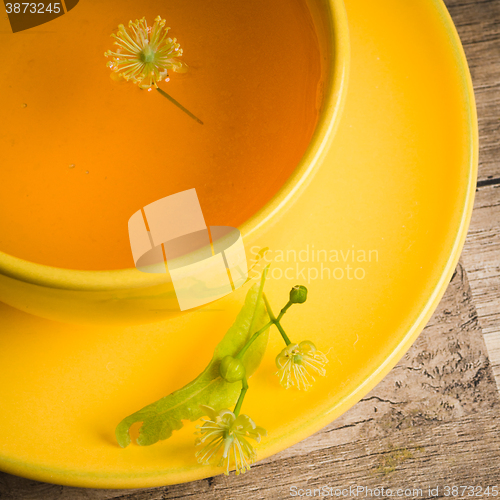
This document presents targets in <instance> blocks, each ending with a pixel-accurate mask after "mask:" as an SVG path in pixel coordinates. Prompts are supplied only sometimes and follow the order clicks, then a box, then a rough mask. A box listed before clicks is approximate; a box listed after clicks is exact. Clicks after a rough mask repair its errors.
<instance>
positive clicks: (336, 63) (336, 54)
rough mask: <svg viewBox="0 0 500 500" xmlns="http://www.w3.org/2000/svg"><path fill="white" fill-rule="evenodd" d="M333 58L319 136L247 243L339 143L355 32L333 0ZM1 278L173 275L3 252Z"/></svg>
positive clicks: (256, 219)
mask: <svg viewBox="0 0 500 500" xmlns="http://www.w3.org/2000/svg"><path fill="white" fill-rule="evenodd" d="M324 5H325V7H326V9H327V14H328V15H327V16H325V18H324V20H325V21H327V22H328V30H327V31H328V32H327V33H326V36H327V40H326V43H327V47H326V49H327V53H326V55H327V57H328V58H329V61H330V62H331V64H330V65H329V68H328V72H327V76H326V79H325V85H324V101H323V104H322V110H321V112H320V116H319V118H318V123H317V125H316V129H315V131H314V134H313V137H312V138H311V141H310V142H309V145H308V147H307V150H306V152H305V153H304V155H303V156H302V158H301V160H300V162H299V164H298V165H297V167H296V168H295V170H294V171H293V172H292V174H291V175H290V176H289V177H288V178H287V180H286V182H285V183H284V184H283V186H281V188H280V189H279V190H278V192H277V193H276V194H275V195H274V196H273V198H272V199H271V200H270V201H269V202H268V203H266V204H265V205H264V206H263V207H262V208H261V209H260V210H258V211H257V212H256V213H255V214H253V215H252V216H251V217H250V218H249V219H248V220H246V221H245V222H244V223H243V224H242V225H241V226H240V227H239V230H240V231H241V234H242V236H243V238H244V239H248V238H249V237H252V238H256V237H258V236H259V235H260V234H262V232H263V231H264V230H265V228H268V226H269V224H270V223H271V222H276V221H277V220H278V219H279V218H280V217H279V216H280V214H282V213H283V212H284V210H286V209H288V208H289V207H290V206H291V205H292V204H293V198H294V197H296V196H297V195H298V194H299V193H300V192H302V191H303V190H304V189H305V188H306V187H307V185H308V183H309V182H310V181H311V179H312V177H313V175H314V173H315V172H316V171H317V170H318V168H319V165H320V163H321V159H322V158H323V156H324V154H325V152H326V150H327V149H328V147H329V145H330V144H331V142H332V140H333V136H334V134H335V131H336V129H337V125H338V122H339V117H340V115H341V113H342V109H343V106H344V102H345V97H346V90H347V80H348V74H349V62H350V44H349V28H348V22H347V13H346V10H345V6H344V3H343V0H328V2H326V3H325V4H324ZM0 275H4V276H7V277H9V278H13V279H16V280H19V281H23V282H26V283H31V284H35V285H39V286H45V287H49V288H59V289H67V290H86V291H90V290H97V291H98V290H119V289H132V288H142V287H149V286H155V285H160V284H164V283H165V282H167V281H169V278H168V275H167V274H148V273H142V272H140V271H137V269H136V268H128V269H116V270H110V271H106V270H101V271H91V270H76V269H66V268H60V267H55V266H48V265H45V264H38V263H35V262H31V261H28V260H24V259H21V258H18V257H14V256H13V255H10V254H7V253H5V252H2V251H0Z"/></svg>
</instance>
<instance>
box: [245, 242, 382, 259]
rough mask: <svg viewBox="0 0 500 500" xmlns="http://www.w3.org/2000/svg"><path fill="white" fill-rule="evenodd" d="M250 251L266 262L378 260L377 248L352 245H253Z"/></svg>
mask: <svg viewBox="0 0 500 500" xmlns="http://www.w3.org/2000/svg"><path fill="white" fill-rule="evenodd" d="M250 253H251V254H252V255H253V256H254V257H255V258H256V259H257V258H259V257H262V258H263V259H264V260H265V261H266V262H269V263H271V262H378V250H363V249H356V248H354V245H352V248H350V249H347V250H342V249H340V250H336V249H330V250H327V249H315V248H314V245H311V246H310V245H309V244H308V245H307V246H306V248H303V249H300V250H298V251H297V250H294V249H287V250H271V249H268V250H267V251H266V252H263V251H262V248H261V247H258V246H253V247H252V248H251V249H250Z"/></svg>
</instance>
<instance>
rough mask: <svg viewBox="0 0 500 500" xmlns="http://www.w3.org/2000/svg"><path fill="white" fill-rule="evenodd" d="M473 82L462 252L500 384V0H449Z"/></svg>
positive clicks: (499, 384) (448, 3)
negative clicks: (473, 188)
mask: <svg viewBox="0 0 500 500" xmlns="http://www.w3.org/2000/svg"><path fill="white" fill-rule="evenodd" d="M446 4H447V6H448V8H449V10H450V13H451V15H452V17H453V20H454V22H455V25H456V26H457V30H458V33H459V35H460V37H461V39H462V43H463V45H464V50H465V53H466V55H467V59H468V62H469V67H470V70H471V74H472V79H473V82H474V89H475V94H476V104H477V111H478V122H479V141H480V143H479V144H480V150H479V175H478V190H477V193H476V203H475V207H474V212H473V215H472V221H471V227H470V231H469V235H468V238H467V241H466V244H465V248H464V253H463V256H462V259H463V262H464V265H465V268H466V269H467V272H468V274H469V280H470V285H471V288H472V292H473V296H474V299H475V304H476V308H477V311H478V315H479V319H480V322H481V325H482V326H483V329H484V332H485V334H486V335H487V346H488V349H489V352H490V357H491V362H492V364H493V367H494V372H495V375H496V377H497V384H498V386H499V387H500V189H499V188H500V2H498V1H495V0H492V1H489V0H488V1H471V0H469V1H463V0H449V1H446Z"/></svg>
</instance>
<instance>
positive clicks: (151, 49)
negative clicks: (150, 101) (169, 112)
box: [104, 16, 187, 90]
mask: <svg viewBox="0 0 500 500" xmlns="http://www.w3.org/2000/svg"><path fill="white" fill-rule="evenodd" d="M169 29H170V28H165V20H164V19H162V18H161V17H160V16H158V17H157V18H156V19H155V22H154V24H153V26H152V27H151V26H148V23H147V22H146V18H144V17H143V18H142V19H140V20H138V19H137V20H136V21H135V22H132V21H129V23H128V28H126V27H125V26H124V25H123V24H120V25H119V26H118V33H117V34H114V33H113V34H112V35H111V36H112V37H113V38H114V39H115V43H114V44H115V45H117V46H118V49H117V50H116V52H112V51H111V50H108V51H107V52H105V53H104V55H105V56H106V57H111V61H109V62H108V64H107V66H108V67H109V68H111V70H112V71H113V72H114V73H117V74H118V76H120V77H122V78H124V79H125V80H130V81H132V82H133V83H136V84H137V85H138V86H139V87H140V88H141V89H147V90H151V88H152V87H156V88H157V87H158V85H157V84H158V82H161V81H162V80H164V79H166V78H167V76H168V70H169V69H172V70H173V71H175V72H178V73H182V72H185V71H187V65H186V64H184V63H183V62H181V61H179V60H178V57H180V56H182V49H181V47H180V45H179V44H178V43H177V39H176V38H174V39H172V38H167V33H168V30H169Z"/></svg>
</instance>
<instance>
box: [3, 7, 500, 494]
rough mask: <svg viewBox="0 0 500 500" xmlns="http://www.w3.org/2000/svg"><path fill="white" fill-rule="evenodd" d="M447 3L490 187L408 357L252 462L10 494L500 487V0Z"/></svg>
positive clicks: (11, 485) (14, 481) (9, 484)
mask: <svg viewBox="0 0 500 500" xmlns="http://www.w3.org/2000/svg"><path fill="white" fill-rule="evenodd" d="M374 1H375V0H374ZM401 1H402V2H406V1H412V2H413V1H415V2H416V1H423V0H401ZM446 3H447V5H448V8H449V10H450V13H451V15H452V17H453V19H454V21H455V24H456V26H457V29H458V32H459V34H460V36H461V39H462V42H463V45H464V48H465V52H466V54H467V57H468V61H469V65H470V69H471V72H472V78H473V81H474V88H475V91H476V99H477V108H478V115H479V137H480V157H479V179H478V188H477V193H476V202H475V209H474V213H473V217H472V223H471V227H470V230H469V235H468V239H467V241H466V244H465V248H464V252H463V255H462V260H461V263H460V264H459V265H458V266H457V269H456V272H455V274H454V276H453V279H452V281H451V283H450V286H449V287H448V290H447V292H446V294H445V296H444V298H443V300H442V301H441V304H440V305H439V307H438V309H437V310H436V312H435V314H434V316H433V317H432V319H431V321H430V322H429V324H428V325H427V327H426V328H425V330H424V332H423V333H422V334H421V335H420V337H419V338H418V340H417V342H416V343H415V344H414V345H413V346H412V348H411V349H410V350H409V351H408V353H407V354H406V355H405V356H404V358H403V359H402V360H401V362H400V363H399V364H398V365H397V366H396V367H395V368H394V369H393V370H392V372H391V373H390V374H389V375H388V376H387V377H386V378H385V379H384V380H383V381H382V382H381V383H380V384H379V385H378V386H377V387H376V388H375V389H374V390H373V391H372V392H371V393H370V394H369V395H368V396H367V397H365V398H364V399H363V400H362V401H361V402H359V403H358V404H357V405H356V406H355V407H353V408H352V409H351V410H350V411H348V412H347V413H346V414H344V415H343V416H342V417H341V418H340V419H338V420H336V421H335V422H334V423H333V424H331V425H329V426H328V427H326V428H324V429H323V430H322V431H320V432H319V433H317V434H315V435H314V436H311V437H310V438H309V439H306V440H305V441H303V442H301V443H299V444H297V445H296V446H294V447H292V448H289V449H287V450H285V451H283V452H282V453H280V454H279V455H275V456H273V457H271V458H270V459H268V460H265V461H262V462H259V463H258V464H256V465H255V466H254V467H253V470H252V472H251V473H250V474H246V475H242V476H234V475H233V476H231V477H230V478H227V477H224V476H222V477H221V476H218V477H214V478H210V479H207V480H202V481H197V482H193V483H188V484H183V485H178V486H170V487H165V488H155V489H147V490H128V491H127V490H125V491H124V490H86V489H79V488H69V487H63V486H55V485H50V484H44V483H39V482H36V481H30V480H27V479H22V478H17V477H14V476H10V475H8V474H3V473H0V499H1V500H17V499H26V500H28V499H36V500H56V499H57V500H80V499H89V500H90V499H93V500H103V499H110V498H120V499H122V500H124V499H127V500H146V499H149V500H167V499H176V498H190V499H192V500H197V499H202V498H203V499H205V498H214V499H238V498H241V499H252V500H253V499H273V500H276V499H281V498H288V497H290V493H291V490H290V487H292V486H295V487H297V488H302V489H304V490H306V489H314V488H321V487H322V486H328V487H335V488H337V487H343V488H345V487H347V488H348V487H349V486H350V485H360V486H363V487H365V488H377V487H379V488H380V487H384V488H385V489H387V488H392V489H393V490H394V491H396V490H397V489H398V488H411V489H414V488H415V489H422V492H421V493H420V492H418V491H417V492H415V494H413V493H412V494H411V495H410V496H409V498H431V497H434V498H437V497H436V496H435V495H431V494H429V487H432V488H435V487H436V486H438V487H439V494H438V497H443V496H446V491H445V489H444V486H446V485H448V486H454V485H456V486H482V487H483V488H485V487H486V486H488V485H489V486H492V485H498V486H499V489H500V397H499V392H498V387H500V0H446ZM495 378H496V381H495ZM0 432H6V430H5V429H3V430H0ZM304 493H305V492H304ZM316 498H318V492H316ZM327 498H332V497H327ZM337 498H342V497H337ZM346 498H348V497H346ZM359 498H365V495H364V494H360V496H359ZM382 498H383V496H382ZM457 498H460V496H459V497H457ZM462 498H463V497H462ZM484 498H487V499H488V500H490V498H492V497H491V496H490V497H484Z"/></svg>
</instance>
